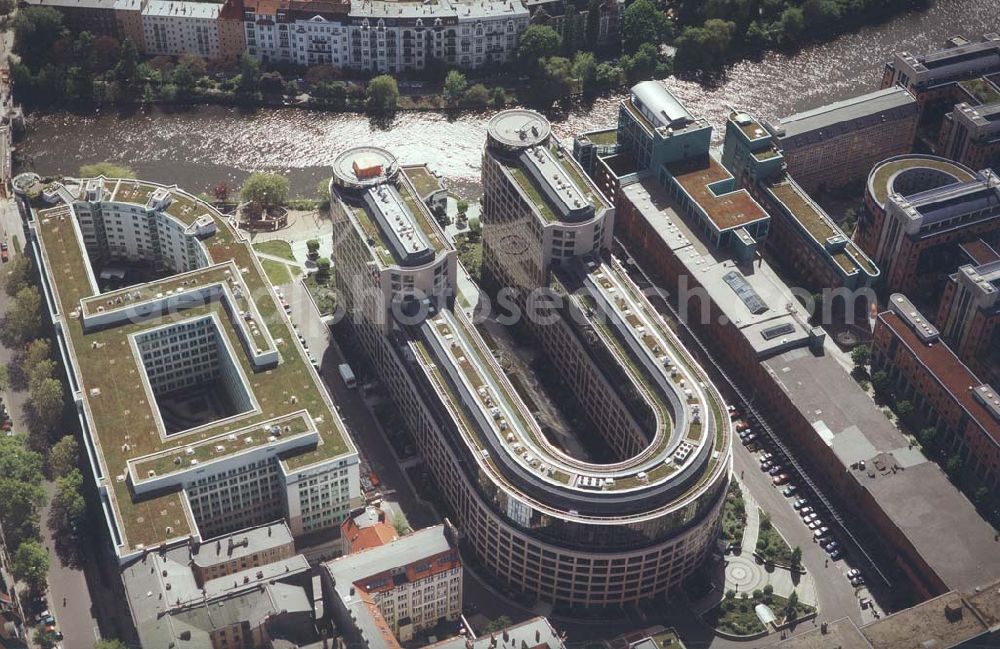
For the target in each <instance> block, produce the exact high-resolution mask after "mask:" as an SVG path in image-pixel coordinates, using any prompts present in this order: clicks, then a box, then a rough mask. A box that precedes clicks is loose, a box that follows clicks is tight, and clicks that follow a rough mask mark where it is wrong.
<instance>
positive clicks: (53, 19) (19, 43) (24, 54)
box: [14, 7, 65, 68]
mask: <svg viewBox="0 0 1000 649" xmlns="http://www.w3.org/2000/svg"><path fill="white" fill-rule="evenodd" d="M64 33H65V28H64V26H63V18H62V14H60V13H59V12H58V11H57V10H56V9H53V8H52V7H25V8H24V9H22V10H21V11H18V12H17V15H16V16H15V17H14V51H15V52H16V53H17V54H19V55H20V56H21V60H22V61H24V63H25V64H26V65H27V66H28V67H32V68H34V67H37V66H38V65H40V64H41V63H42V62H43V61H45V60H46V59H47V58H48V56H49V53H50V52H51V51H52V48H53V46H54V45H55V43H56V41H57V40H59V38H61V37H62V35H63V34H64Z"/></svg>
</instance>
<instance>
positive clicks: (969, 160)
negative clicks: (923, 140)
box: [935, 90, 1000, 169]
mask: <svg viewBox="0 0 1000 649" xmlns="http://www.w3.org/2000/svg"><path fill="white" fill-rule="evenodd" d="M935 150H936V151H937V152H938V153H939V154H940V155H943V156H944V157H946V158H950V159H952V160H955V161H956V162H958V163H959V164H963V165H965V166H966V167H971V168H973V169H985V168H986V167H993V168H994V169H997V168H1000V90H997V101H996V102H995V103H991V104H985V105H970V104H968V103H965V102H962V103H960V104H956V105H955V110H953V111H952V112H950V113H948V114H946V115H945V116H944V122H943V123H942V125H941V132H940V133H939V135H938V141H937V147H936V149H935Z"/></svg>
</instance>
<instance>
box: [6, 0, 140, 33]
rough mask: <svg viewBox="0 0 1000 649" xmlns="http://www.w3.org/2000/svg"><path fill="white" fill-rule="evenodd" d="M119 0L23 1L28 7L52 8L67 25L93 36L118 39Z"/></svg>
mask: <svg viewBox="0 0 1000 649" xmlns="http://www.w3.org/2000/svg"><path fill="white" fill-rule="evenodd" d="M120 1H121V0H79V1H76V0H73V1H70V0H25V2H26V4H27V5H28V6H29V7H52V8H53V9H55V10H57V11H58V12H59V13H61V14H62V15H63V18H64V21H65V23H66V24H67V25H71V26H72V27H73V28H74V29H77V30H79V31H88V32H90V33H92V34H94V35H105V36H114V37H116V38H117V37H118V36H119V35H120V32H119V29H118V20H117V15H116V14H117V8H118V4H119V2H120Z"/></svg>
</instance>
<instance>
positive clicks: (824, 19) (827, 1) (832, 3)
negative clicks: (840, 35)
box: [802, 0, 840, 34]
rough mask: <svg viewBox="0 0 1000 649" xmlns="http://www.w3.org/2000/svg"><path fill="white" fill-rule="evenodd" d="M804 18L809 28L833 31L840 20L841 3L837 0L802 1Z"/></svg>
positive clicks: (819, 31)
mask: <svg viewBox="0 0 1000 649" xmlns="http://www.w3.org/2000/svg"><path fill="white" fill-rule="evenodd" d="M802 18H803V20H804V21H805V25H806V27H807V28H808V29H809V30H812V31H815V32H817V33H820V34H829V33H832V32H833V31H834V30H835V28H836V26H837V23H839V22H840V5H839V4H838V3H837V2H836V0H806V1H805V2H803V3H802Z"/></svg>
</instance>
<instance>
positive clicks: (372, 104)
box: [367, 74, 399, 113]
mask: <svg viewBox="0 0 1000 649" xmlns="http://www.w3.org/2000/svg"><path fill="white" fill-rule="evenodd" d="M367 96H368V109H369V110H372V111H375V112H377V113H391V112H392V111H394V110H396V104H397V103H398V102H399V86H398V85H397V84H396V80H395V79H394V78H393V77H392V76H390V75H388V74H380V75H378V76H377V77H375V78H373V79H372V80H371V81H369V82H368V93H367Z"/></svg>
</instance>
